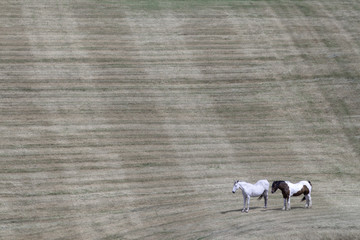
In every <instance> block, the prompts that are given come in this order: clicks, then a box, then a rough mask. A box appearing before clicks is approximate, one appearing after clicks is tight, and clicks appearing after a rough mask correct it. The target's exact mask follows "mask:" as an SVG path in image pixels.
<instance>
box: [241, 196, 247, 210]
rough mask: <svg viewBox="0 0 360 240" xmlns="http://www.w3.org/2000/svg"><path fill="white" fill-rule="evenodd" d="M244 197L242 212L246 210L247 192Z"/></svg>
mask: <svg viewBox="0 0 360 240" xmlns="http://www.w3.org/2000/svg"><path fill="white" fill-rule="evenodd" d="M243 197H244V207H243V209H242V210H241V211H242V212H244V211H245V204H246V195H245V194H243Z"/></svg>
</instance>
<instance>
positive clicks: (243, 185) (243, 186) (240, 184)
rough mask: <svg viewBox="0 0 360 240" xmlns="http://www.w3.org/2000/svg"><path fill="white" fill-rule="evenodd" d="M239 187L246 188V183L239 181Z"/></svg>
mask: <svg viewBox="0 0 360 240" xmlns="http://www.w3.org/2000/svg"><path fill="white" fill-rule="evenodd" d="M239 188H240V189H241V191H244V190H245V183H239Z"/></svg>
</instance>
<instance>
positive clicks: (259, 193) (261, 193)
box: [232, 180, 269, 212]
mask: <svg viewBox="0 0 360 240" xmlns="http://www.w3.org/2000/svg"><path fill="white" fill-rule="evenodd" d="M239 188H240V189H241V191H242V194H243V196H244V208H243V209H242V210H241V211H242V212H249V204H250V197H259V198H258V200H260V199H261V198H262V197H264V199H265V206H264V208H266V207H267V201H268V193H269V182H268V181H267V180H259V181H258V182H257V183H255V184H251V183H247V182H240V181H239V180H238V181H235V183H234V187H233V190H232V192H233V193H235V192H236V190H238V189H239ZM246 203H247V208H245V205H246Z"/></svg>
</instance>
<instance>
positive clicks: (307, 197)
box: [305, 195, 309, 208]
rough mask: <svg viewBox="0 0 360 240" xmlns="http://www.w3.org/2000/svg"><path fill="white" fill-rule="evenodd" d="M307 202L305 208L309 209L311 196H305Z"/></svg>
mask: <svg viewBox="0 0 360 240" xmlns="http://www.w3.org/2000/svg"><path fill="white" fill-rule="evenodd" d="M305 200H306V204H305V208H308V207H309V195H305Z"/></svg>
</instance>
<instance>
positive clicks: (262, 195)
mask: <svg viewBox="0 0 360 240" xmlns="http://www.w3.org/2000/svg"><path fill="white" fill-rule="evenodd" d="M266 191H267V190H265V191H264V192H263V193H262V194H261V195H260V196H259V198H258V200H261V199H262V198H263V197H264V196H265V193H266Z"/></svg>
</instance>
